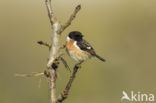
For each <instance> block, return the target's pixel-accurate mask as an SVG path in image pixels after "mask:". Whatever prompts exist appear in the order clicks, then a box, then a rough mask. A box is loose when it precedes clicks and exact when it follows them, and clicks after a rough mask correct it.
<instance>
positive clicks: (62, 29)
mask: <svg viewBox="0 0 156 103" xmlns="http://www.w3.org/2000/svg"><path fill="white" fill-rule="evenodd" d="M80 9H81V5H80V4H79V5H77V6H76V8H75V10H74V12H73V13H72V15H71V16H70V18H69V20H68V21H67V22H66V23H65V24H64V25H62V28H61V30H60V31H59V33H62V32H63V31H64V30H65V29H66V28H67V27H68V26H69V25H70V24H71V22H72V21H73V20H74V18H75V17H76V14H77V13H78V12H79V11H80Z"/></svg>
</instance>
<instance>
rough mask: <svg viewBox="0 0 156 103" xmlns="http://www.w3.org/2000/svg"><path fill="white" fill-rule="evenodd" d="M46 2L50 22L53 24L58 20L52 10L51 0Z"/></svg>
mask: <svg viewBox="0 0 156 103" xmlns="http://www.w3.org/2000/svg"><path fill="white" fill-rule="evenodd" d="M45 4H46V7H47V11H48V17H49V20H50V23H51V25H53V24H54V23H55V21H56V17H55V16H54V13H53V11H52V7H51V0H45Z"/></svg>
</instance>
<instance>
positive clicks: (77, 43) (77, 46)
mask: <svg viewBox="0 0 156 103" xmlns="http://www.w3.org/2000/svg"><path fill="white" fill-rule="evenodd" d="M83 37H84V35H83V34H82V33H81V32H79V31H72V32H70V33H69V34H68V36H67V39H66V51H67V53H68V55H69V56H70V57H71V58H72V59H74V60H76V61H78V64H81V63H83V62H84V61H86V60H87V59H90V58H92V57H96V58H98V59H99V60H101V61H103V62H104V61H105V59H103V58H102V57H100V56H99V55H97V54H96V52H95V50H94V49H93V47H92V46H91V45H90V44H89V43H88V42H87V41H86V40H84V39H83Z"/></svg>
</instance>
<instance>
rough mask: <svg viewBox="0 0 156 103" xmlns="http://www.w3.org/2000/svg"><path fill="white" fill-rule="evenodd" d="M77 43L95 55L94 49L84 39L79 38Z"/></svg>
mask: <svg viewBox="0 0 156 103" xmlns="http://www.w3.org/2000/svg"><path fill="white" fill-rule="evenodd" d="M77 45H78V46H79V48H80V49H81V50H84V51H87V52H89V53H90V54H91V55H95V54H96V53H95V51H94V49H93V47H92V46H91V45H90V44H89V43H88V42H87V41H85V40H81V41H78V42H77Z"/></svg>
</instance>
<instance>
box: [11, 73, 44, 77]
mask: <svg viewBox="0 0 156 103" xmlns="http://www.w3.org/2000/svg"><path fill="white" fill-rule="evenodd" d="M41 75H44V73H43V72H34V73H30V74H15V75H14V76H15V77H37V76H41Z"/></svg>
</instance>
